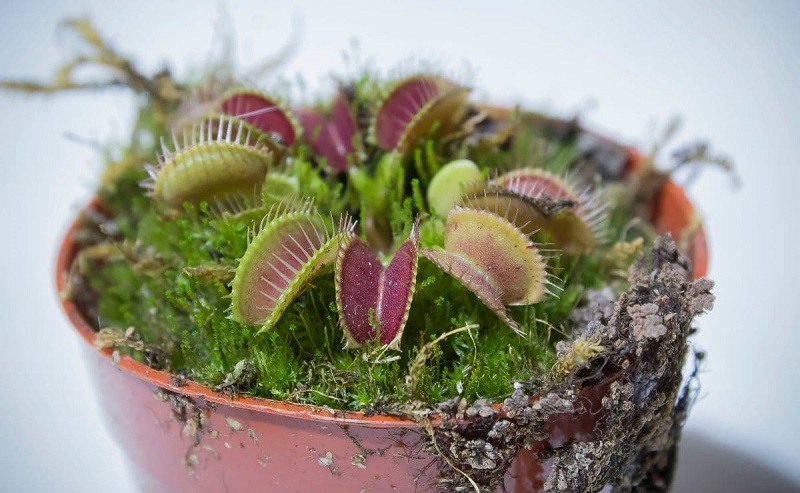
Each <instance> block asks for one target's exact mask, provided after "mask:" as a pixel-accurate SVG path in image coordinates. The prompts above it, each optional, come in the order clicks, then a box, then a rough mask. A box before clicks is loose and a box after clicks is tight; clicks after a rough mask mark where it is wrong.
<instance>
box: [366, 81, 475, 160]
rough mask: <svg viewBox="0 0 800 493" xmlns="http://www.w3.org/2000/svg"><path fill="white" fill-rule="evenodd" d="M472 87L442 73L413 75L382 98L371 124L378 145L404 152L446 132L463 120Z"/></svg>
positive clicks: (454, 128)
mask: <svg viewBox="0 0 800 493" xmlns="http://www.w3.org/2000/svg"><path fill="white" fill-rule="evenodd" d="M467 96H469V89H467V88H464V87H460V86H458V85H456V84H455V83H454V82H452V81H449V80H447V79H444V78H442V77H436V76H427V75H420V76H415V77H410V78H408V79H406V80H404V81H402V82H400V83H399V84H398V85H396V86H395V87H394V89H392V91H391V92H390V93H389V95H388V96H387V97H386V98H385V99H384V100H383V101H382V103H381V105H380V107H379V108H378V111H377V112H376V114H375V117H374V120H373V122H372V126H371V128H370V138H371V140H372V142H373V143H375V145H377V146H378V147H380V148H382V149H384V150H387V151H392V150H394V151H397V152H399V153H400V154H404V153H405V152H406V151H407V150H408V149H409V148H411V147H413V146H414V145H416V144H417V143H418V142H419V141H420V140H422V139H424V138H426V137H430V136H432V134H434V133H435V134H437V135H446V134H448V133H450V132H452V131H454V130H456V129H457V128H458V127H459V126H460V125H461V123H462V121H463V119H464V116H465V115H466V110H467V104H466V103H467Z"/></svg>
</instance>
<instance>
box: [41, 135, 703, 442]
mask: <svg viewBox="0 0 800 493" xmlns="http://www.w3.org/2000/svg"><path fill="white" fill-rule="evenodd" d="M628 156H629V160H630V161H631V163H630V164H631V168H632V169H635V168H638V167H639V166H640V165H641V162H642V160H643V158H642V155H641V154H639V152H638V151H636V150H635V149H633V148H628ZM664 190H665V192H664V193H665V194H669V195H670V197H669V200H670V202H672V203H673V204H674V209H676V210H677V211H679V212H680V213H683V214H686V217H690V215H691V214H692V213H694V207H693V206H692V204H691V202H690V201H689V199H688V198H687V196H686V194H685V192H684V190H683V189H682V188H681V187H680V186H678V185H676V184H674V183H673V182H671V181H669V180H667V182H666V184H665V189H664ZM98 207H99V200H98V198H97V197H95V198H94V199H93V200H92V201H91V202H89V203H88V204H87V205H86V206H84V207H83V208H82V209H81V213H79V214H78V216H77V217H76V218H75V219H74V220H73V221H72V223H71V224H70V226H69V229H68V230H67V233H66V234H65V235H64V238H63V240H62V242H61V246H60V248H59V251H58V257H57V261H56V278H55V281H56V285H55V287H56V293H57V295H58V296H59V298H60V301H61V307H62V309H63V310H64V313H65V314H66V315H67V318H68V319H69V321H70V322H71V323H72V326H73V328H74V329H75V330H76V331H77V332H78V334H79V335H80V336H81V338H82V339H83V340H84V341H85V342H86V344H87V345H88V346H89V348H90V349H91V350H93V351H96V352H97V353H98V354H99V355H100V356H101V357H102V358H103V359H105V360H107V363H108V364H113V365H115V366H116V367H117V368H118V369H119V370H121V371H123V372H125V373H127V374H129V375H130V376H132V377H135V378H136V379H138V380H141V381H143V382H146V383H149V384H151V385H154V386H156V387H159V388H161V389H164V390H168V391H171V392H175V393H178V394H183V395H186V396H189V397H192V398H202V399H204V400H205V401H206V402H213V403H216V404H223V405H226V406H230V407H233V408H236V409H243V410H249V411H255V412H259V413H267V414H273V415H279V416H287V417H293V418H299V419H304V420H311V421H319V422H334V423H336V424H339V425H360V426H365V427H373V428H421V425H420V424H419V423H418V422H417V421H414V420H413V419H409V418H405V417H400V416H393V415H388V414H373V415H367V414H365V413H364V412H362V411H346V410H339V409H332V408H326V407H320V406H313V405H310V404H296V403H292V402H287V401H279V400H274V399H265V398H261V397H250V396H229V395H226V394H223V393H220V392H216V391H214V390H212V389H211V388H209V387H207V386H205V385H202V384H199V383H197V382H194V381H191V380H186V381H185V383H183V384H182V385H176V383H175V381H174V379H175V374H173V373H170V372H167V371H163V370H156V369H153V368H150V367H149V366H147V365H146V364H144V363H141V362H139V361H137V360H136V359H134V358H132V357H130V356H128V355H120V357H119V359H118V361H117V362H116V363H115V362H114V361H113V359H112V354H113V352H114V351H113V349H111V348H108V349H99V348H97V347H96V346H95V344H94V342H95V338H96V337H97V332H95V331H94V329H93V328H92V327H91V326H90V325H89V323H88V322H87V321H86V318H85V317H84V315H83V314H82V313H81V311H80V309H79V307H78V305H77V304H76V303H75V302H74V301H71V300H69V299H65V298H64V297H63V295H62V293H63V289H64V285H65V283H66V281H67V276H68V275H69V272H70V268H71V265H72V261H73V259H74V258H75V256H76V254H77V252H78V244H77V243H76V242H75V235H76V233H77V231H78V229H79V228H80V227H81V217H82V215H83V212H84V211H86V210H90V209H93V208H94V209H96V208H98ZM692 247H693V248H692V249H693V250H694V253H695V255H696V256H697V258H696V259H695V267H694V277H695V278H699V277H702V276H703V275H705V273H706V268H707V264H708V248H707V243H706V236H705V232H704V231H703V227H702V226H700V227H699V228H698V229H697V231H696V232H695V235H694V239H693V245H692ZM495 407H496V408H499V405H495ZM428 418H429V419H430V420H431V422H432V423H433V424H437V423H439V422H441V417H440V416H438V415H436V414H433V415H429V416H428Z"/></svg>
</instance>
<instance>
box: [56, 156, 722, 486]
mask: <svg viewBox="0 0 800 493" xmlns="http://www.w3.org/2000/svg"><path fill="white" fill-rule="evenodd" d="M630 156H631V159H634V160H636V159H639V158H638V155H636V154H635V153H631V154H630ZM631 164H633V165H634V166H635V165H636V164H637V163H631ZM90 207H94V206H93V205H90ZM653 210H654V211H655V212H654V214H655V216H654V218H653V219H654V223H655V224H656V225H657V226H658V228H659V229H660V231H662V232H666V231H670V232H672V233H673V235H674V236H675V237H676V238H677V237H680V235H682V234H683V233H684V231H685V230H686V228H687V227H688V226H689V225H691V224H692V222H693V217H694V210H693V208H692V206H691V204H690V203H689V201H688V200H687V198H686V195H685V194H684V192H683V191H682V190H681V189H680V188H679V187H677V186H675V185H674V184H671V183H668V184H667V186H665V187H664V189H663V192H662V193H661V194H660V196H659V197H658V198H657V200H656V206H655V207H654V208H653ZM78 228H79V224H78V222H77V221H76V222H75V223H74V224H73V225H72V227H71V228H70V229H69V231H68V232H67V234H66V237H65V238H64V240H63V244H62V246H61V249H60V251H59V255H58V262H57V265H56V269H57V270H56V286H57V289H58V291H59V292H61V291H62V289H63V288H64V285H65V282H66V279H67V274H68V272H69V269H70V266H71V264H72V261H73V259H74V258H75V255H76V253H77V250H78V245H77V243H76V238H75V235H76V232H77V230H78ZM690 244H691V252H690V254H691V256H692V257H693V259H694V262H695V275H696V276H700V275H703V274H704V272H705V268H706V264H707V249H706V244H705V235H704V234H703V232H702V230H701V229H699V230H697V231H696V233H695V234H694V235H693V238H691V243H690ZM63 308H64V311H65V313H66V315H67V317H68V318H69V320H70V322H71V323H72V326H73V328H74V329H75V330H76V331H77V332H78V334H79V335H80V336H81V338H82V339H83V340H84V341H85V343H86V344H85V345H84V346H83V351H84V355H85V359H86V361H87V364H88V366H89V369H90V373H91V375H92V376H93V379H94V380H95V383H96V385H97V395H98V398H99V401H100V404H101V406H102V408H103V409H104V411H105V415H106V417H107V425H108V427H109V429H110V431H111V433H112V435H113V436H114V437H115V439H116V440H117V441H118V443H119V444H120V445H121V446H122V448H123V449H124V450H125V452H126V454H127V456H128V459H129V462H130V467H131V469H132V472H133V477H134V478H135V480H136V481H137V482H138V484H139V486H140V488H141V490H142V491H145V492H151V493H152V492H159V493H179V492H180V493H183V492H194V493H211V492H231V493H244V492H313V491H322V492H325V493H340V492H341V493H345V492H346V493H352V492H372V493H379V492H418V493H424V492H430V491H435V482H436V479H437V478H438V477H439V476H440V473H441V470H440V463H439V462H437V461H436V459H435V457H434V456H432V455H431V454H429V453H427V452H425V451H424V450H423V443H424V440H425V438H426V434H425V432H424V431H423V430H422V429H421V428H420V426H419V425H418V424H417V423H416V422H414V421H412V420H406V419H400V418H397V417H392V416H382V415H373V416H366V415H364V414H363V413H358V412H343V411H334V410H329V409H320V408H314V407H311V406H304V405H296V404H291V403H287V402H277V401H272V400H266V399H255V398H248V397H229V396H227V395H224V394H221V393H218V392H214V391H212V390H211V389H210V388H208V387H205V386H202V385H198V384H196V383H193V382H186V383H183V382H180V381H179V379H178V378H176V377H175V375H172V374H170V373H166V372H163V371H158V370H154V369H151V368H149V367H148V366H147V365H145V364H142V363H140V362H138V361H136V360H134V359H132V358H130V357H127V356H124V355H123V356H118V355H114V354H112V351H111V350H110V349H106V350H97V349H95V347H94V344H93V343H94V339H95V336H96V333H95V331H94V330H93V329H92V327H91V325H90V324H89V323H88V322H87V320H86V318H85V316H84V315H83V314H82V313H81V311H80V309H79V307H78V306H77V305H76V304H75V303H73V302H72V301H69V300H64V301H63ZM619 377H620V375H619V374H613V375H609V376H607V377H606V378H605V379H604V380H602V381H601V382H600V383H598V384H597V385H595V386H593V387H587V388H584V389H583V390H582V391H581V399H579V400H580V402H583V403H584V409H583V411H588V412H582V413H580V412H577V411H576V414H575V415H572V414H566V415H564V414H561V415H554V416H552V417H551V419H550V422H549V423H548V425H547V431H548V435H549V437H550V438H549V440H547V441H545V442H539V443H537V444H536V445H535V447H534V448H533V450H530V451H529V450H523V451H522V452H520V454H519V455H518V457H517V459H516V460H515V461H514V463H513V464H512V466H511V468H510V470H509V471H508V472H507V474H506V477H505V491H507V492H509V493H514V492H535V491H539V490H540V489H541V487H542V483H543V481H544V479H546V476H545V473H546V466H543V465H542V464H541V463H540V462H539V460H538V459H537V455H536V453H537V452H538V451H541V450H545V449H547V448H551V447H561V446H564V445H565V444H568V443H569V442H571V441H575V440H577V441H581V440H589V439H596V438H599V436H598V431H596V430H602V426H598V424H602V420H603V412H602V405H601V400H602V398H603V397H604V396H606V395H607V393H608V390H609V386H610V385H611V383H612V382H613V381H614V380H616V379H618V378H619ZM444 467H447V466H444Z"/></svg>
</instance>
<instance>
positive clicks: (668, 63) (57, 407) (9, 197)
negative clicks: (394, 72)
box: [0, 0, 800, 493]
mask: <svg viewBox="0 0 800 493" xmlns="http://www.w3.org/2000/svg"><path fill="white" fill-rule="evenodd" d="M63 3H65V2H56V1H26V2H22V1H12V2H8V1H6V2H4V3H3V8H2V15H1V16H0V78H3V77H20V78H21V77H36V78H44V77H46V76H48V75H49V74H50V73H51V70H52V69H53V68H54V67H55V66H56V65H57V64H58V63H59V62H60V61H62V60H64V59H65V58H66V57H67V56H69V54H70V53H71V52H70V48H69V43H68V41H69V37H68V36H65V35H64V33H61V34H57V33H56V26H57V25H58V22H59V20H61V19H63V18H64V17H66V16H76V15H83V14H90V15H91V16H92V18H93V19H94V20H95V22H96V24H98V25H99V26H101V27H102V30H103V32H104V33H106V34H107V35H108V36H109V37H110V38H111V39H113V40H114V42H115V44H116V46H117V47H118V48H119V49H120V50H121V51H123V52H124V53H128V54H132V55H134V56H135V57H136V58H138V59H139V60H140V61H141V63H142V64H143V65H145V66H147V67H150V68H156V67H158V66H160V64H162V63H163V62H165V61H172V62H174V63H172V65H173V66H174V67H175V68H176V69H177V71H178V72H179V73H185V71H186V69H187V68H188V67H190V66H192V65H196V64H198V63H200V62H202V61H203V59H204V58H205V56H206V55H207V53H208V52H209V47H210V45H211V39H212V33H213V30H214V25H215V22H216V20H217V19H219V8H218V6H217V5H216V4H212V3H207V4H203V3H201V2H195V1H187V0H182V1H172V2H154V1H140V2H135V3H134V2H132V3H131V4H130V5H124V6H111V5H108V2H102V1H99V0H98V1H88V0H78V1H72V2H69V6H64V5H62V4H63ZM427 3H428V2H421V1H420V2H410V3H409V2H404V3H402V4H401V3H400V2H393V3H389V4H385V5H384V4H379V3H375V2H359V3H355V2H354V3H352V4H351V3H349V2H316V3H307V4H301V5H294V4H290V3H286V2H275V3H273V4H272V5H267V2H263V1H261V2H259V1H248V2H242V1H236V2H230V6H229V7H228V9H227V10H228V12H229V17H230V18H231V23H232V25H233V26H234V27H235V28H236V29H237V31H238V46H237V57H238V59H239V60H240V61H241V62H244V63H243V65H244V66H250V65H252V63H254V62H255V61H256V60H258V59H259V58H261V57H263V56H265V55H269V54H271V53H274V52H276V51H278V49H279V48H280V47H281V46H282V45H283V44H284V43H285V42H286V41H288V40H289V38H290V37H291V31H292V29H291V26H292V19H298V18H299V19H300V20H301V24H302V26H303V27H302V31H303V41H302V44H301V46H300V49H299V51H298V53H297V55H296V56H295V58H294V59H292V61H291V62H290V64H289V65H288V66H287V67H286V68H285V70H284V73H285V74H287V75H293V74H295V73H297V72H299V73H302V74H304V76H305V78H306V80H307V81H309V83H310V85H311V86H312V87H319V86H320V83H321V84H322V86H323V87H330V78H328V77H326V74H327V73H328V72H329V71H330V70H331V69H334V68H336V69H338V70H340V71H341V70H342V69H340V68H339V67H341V63H340V62H341V56H340V53H341V51H342V50H345V49H347V48H348V47H349V46H350V42H351V39H353V38H357V39H359V40H360V45H361V50H360V51H361V54H362V58H373V59H375V60H378V62H377V65H378V66H379V67H383V68H392V67H395V66H397V64H398V63H399V62H405V63H404V64H401V65H404V66H406V67H409V66H412V67H413V64H409V63H408V61H409V60H410V59H411V60H414V59H416V60H419V59H425V60H433V61H434V62H435V63H436V64H437V65H439V66H442V67H443V68H444V70H445V72H447V73H455V74H459V75H463V74H465V73H467V74H470V73H471V74H474V76H472V77H470V78H469V79H468V81H469V82H470V83H471V84H472V85H474V86H475V87H476V88H477V89H478V91H477V94H478V96H479V97H485V95H486V94H491V100H492V101H493V102H500V103H513V102H527V103H528V104H529V105H530V106H532V107H534V108H539V109H550V110H552V111H556V112H559V113H561V114H564V115H573V114H574V113H576V112H579V113H580V114H581V115H582V116H583V117H585V120H587V121H588V122H590V123H592V124H593V125H594V126H595V128H598V129H602V130H604V131H606V132H607V133H610V134H611V135H614V136H617V137H620V138H624V139H625V140H627V141H629V142H632V143H635V144H641V145H645V146H646V145H649V144H650V143H651V142H652V137H651V135H652V129H653V128H654V126H657V127H658V128H663V127H664V126H665V124H666V122H667V121H668V120H669V119H670V117H672V116H673V115H681V116H682V117H683V118H684V121H685V126H684V130H683V131H682V133H681V134H680V137H681V138H682V139H683V140H684V141H687V140H693V139H695V138H708V139H709V140H710V141H711V142H712V143H713V144H714V146H715V148H716V149H719V150H722V151H724V152H725V153H727V154H728V155H730V156H731V157H732V158H733V159H734V160H735V162H736V163H737V165H738V171H739V175H740V176H741V180H742V183H743V186H742V187H741V189H739V190H738V191H734V190H733V189H732V187H731V182H730V180H729V178H728V177H726V176H724V175H722V174H721V173H719V172H716V171H709V172H706V173H704V174H703V175H702V177H701V178H700V179H699V180H698V181H697V182H696V183H695V185H694V187H693V188H692V195H693V197H694V199H695V202H696V203H697V205H698V207H699V209H700V210H701V211H702V212H703V213H704V214H705V218H706V220H707V231H708V234H709V237H710V242H711V249H712V266H711V277H712V278H714V279H715V280H716V281H717V283H718V284H717V289H716V291H715V292H716V294H717V296H718V302H717V307H716V309H715V310H714V312H713V313H712V314H710V315H709V316H707V317H705V318H704V319H703V320H702V323H701V327H702V332H701V334H700V335H699V336H698V337H697V339H696V341H697V345H698V346H699V347H702V348H704V349H707V350H708V351H709V358H708V363H707V366H706V371H705V373H704V374H703V376H702V381H703V385H704V388H703V397H702V399H701V400H700V401H699V402H698V404H697V406H696V408H695V410H694V413H693V415H692V417H691V419H690V421H689V424H688V429H689V430H690V431H691V432H692V440H690V441H688V442H687V443H688V445H687V452H686V454H687V455H685V457H686V460H685V461H684V464H683V469H682V473H681V475H682V477H683V479H682V480H681V481H679V483H678V485H679V487H680V488H681V491H695V490H697V491H701V490H702V489H704V488H700V487H699V486H697V483H694V485H695V486H691V485H690V484H689V483H690V482H691V481H690V479H691V478H703V477H704V471H705V469H704V467H708V473H709V474H708V475H706V476H710V475H713V476H714V477H720V476H724V475H726V473H725V471H726V470H727V471H739V474H740V475H741V474H744V473H743V472H742V471H745V470H747V471H750V470H751V469H752V470H753V471H757V472H753V473H752V474H756V475H758V474H761V475H763V474H766V470H765V469H763V468H762V469H759V468H758V467H755V466H754V467H753V468H750V469H746V468H745V469H742V468H741V467H739V465H740V464H741V463H746V464H751V465H754V464H757V463H758V462H769V463H771V464H772V465H773V466H774V467H775V468H777V469H778V471H779V473H780V474H783V475H786V476H789V477H792V478H794V480H795V481H798V482H800V468H798V467H797V464H798V463H800V447H797V442H798V441H799V440H800V421H798V420H797V418H796V416H797V411H796V409H797V407H798V404H800V400H799V399H798V397H797V395H798V393H797V391H796V390H795V389H796V388H797V379H798V377H800V372H799V371H798V370H800V366H799V365H798V357H797V351H798V349H797V348H798V347H800V335H799V332H798V329H800V327H798V323H797V315H796V313H797V312H796V309H797V306H798V303H797V301H796V300H797V287H796V286H797V284H798V281H797V280H798V277H799V276H800V269H799V268H798V265H800V261H798V259H797V257H796V256H795V253H796V244H797V239H798V236H797V233H796V231H795V228H796V227H797V226H796V225H797V222H798V221H797V218H796V215H797V214H798V212H800V207H798V205H800V204H799V202H798V197H800V193H798V192H797V190H796V189H797V188H798V184H799V183H800V172H798V165H799V164H800V163H798V159H799V158H800V139H798V128H800V98H799V97H798V89H799V88H800V56H798V47H800V30H799V28H798V26H800V3H799V2H791V1H785V2H778V1H775V2H755V1H754V2H751V3H742V2H739V1H736V2H734V1H724V2H717V3H714V4H712V3H708V2H679V3H666V2H659V3H656V2H648V4H647V5H645V4H644V3H643V2H630V3H625V4H623V3H622V2H566V3H565V2H547V3H544V2H542V3H534V2H525V1H519V2H512V3H506V4H504V5H502V6H501V5H500V3H499V2H437V3H436V4H435V5H427ZM556 4H558V6H556ZM467 60H468V61H469V64H468V66H469V67H471V69H467V68H465V67H467V63H466V62H467ZM131 108H132V102H131V99H130V98H129V96H128V95H127V94H126V93H125V92H123V91H107V92H105V93H102V94H94V95H86V94H83V95H79V94H74V95H67V96H60V97H54V98H48V97H43V96H35V97H26V96H21V95H9V94H2V93H0V109H2V115H3V118H2V119H1V120H0V149H2V158H0V173H2V175H0V184H2V185H1V186H2V189H1V191H2V193H0V201H2V208H1V209H0V210H2V215H0V218H1V219H0V220H1V221H2V231H3V235H4V239H5V241H4V242H3V246H2V255H0V262H1V264H0V272H2V274H3V277H4V282H2V283H1V284H0V300H2V310H1V311H0V314H2V315H0V333H1V334H2V341H3V343H2V345H0V385H2V387H1V388H2V391H3V395H4V397H5V400H4V403H3V404H2V406H0V436H2V437H3V441H2V445H0V491H4V492H5V491H7V492H63V491H81V492H100V491H109V490H110V491H117V492H121V493H126V492H128V491H131V489H130V487H128V486H126V484H125V482H126V472H125V471H124V466H123V464H124V463H123V459H122V457H121V455H120V452H119V451H118V449H117V448H116V446H115V445H114V444H113V443H112V442H111V441H110V439H109V438H108V437H107V436H106V434H105V431H104V429H103V428H102V426H101V424H100V423H99V419H100V418H99V416H98V411H97V409H96V405H95V398H94V395H93V394H92V392H91V390H90V388H89V386H88V383H87V375H86V374H85V369H84V367H83V365H82V362H81V360H80V357H79V356H80V355H79V352H78V350H79V341H78V339H77V338H76V337H75V336H74V335H73V334H71V333H70V331H69V329H68V328H67V324H66V322H65V320H64V317H63V316H62V314H61V313H60V311H59V308H58V305H57V303H56V297H55V293H54V290H53V280H52V267H53V259H54V255H55V249H56V246H57V242H58V239H59V237H60V234H61V233H62V232H63V229H64V227H65V225H66V224H67V221H68V219H69V218H70V217H72V216H73V214H74V213H75V211H76V209H77V208H78V206H79V205H80V204H82V203H83V202H84V201H85V200H86V199H87V198H88V197H89V196H90V194H91V191H92V188H93V184H94V182H95V177H96V175H97V172H98V170H99V164H98V163H99V159H98V158H97V157H96V155H95V154H94V152H93V151H92V150H91V149H89V148H87V147H85V146H82V145H79V144H76V143H75V142H73V141H71V140H68V139H66V138H64V134H65V133H72V134H75V135H78V136H81V137H85V138H88V139H96V140H99V141H101V142H103V141H106V140H107V139H108V138H109V137H111V136H125V135H126V130H127V128H128V125H129V122H130V111H131ZM678 140H681V139H678ZM709 437H713V441H711V442H710V441H709ZM709 443H710V445H704V444H709ZM716 444H723V445H724V446H726V447H728V448H730V449H731V450H729V452H730V453H729V455H724V454H722V455H720V453H719V449H718V448H717V445H716ZM705 451H707V453H705ZM711 455H713V456H714V457H720V456H722V457H728V456H730V457H734V456H736V457H738V459H736V460H738V461H739V462H736V460H734V459H731V460H730V461H729V462H728V463H725V462H723V463H721V464H720V463H719V460H718V461H717V463H716V467H712V466H713V465H711V464H710V463H709V464H710V465H705V463H704V459H703V458H704V457H709V456H711ZM737 464H739V465H737ZM758 471H760V472H758ZM747 474H751V473H749V472H748V473H747ZM751 479H752V478H751ZM714 484H717V485H719V484H720V483H714ZM745 485H746V482H745V481H741V482H736V485H734V486H728V488H730V489H728V491H745V490H746V488H748V487H747V486H745ZM787 485H788V483H784V484H783V486H782V488H790V487H789V486H787ZM737 488H738V489H737ZM716 489H717V488H710V489H709V490H710V491H713V490H716Z"/></svg>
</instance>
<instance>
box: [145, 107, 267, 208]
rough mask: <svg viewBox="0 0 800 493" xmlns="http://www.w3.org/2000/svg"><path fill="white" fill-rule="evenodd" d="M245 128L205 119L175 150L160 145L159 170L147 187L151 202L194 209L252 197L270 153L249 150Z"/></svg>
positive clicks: (263, 149) (254, 147) (252, 147)
mask: <svg viewBox="0 0 800 493" xmlns="http://www.w3.org/2000/svg"><path fill="white" fill-rule="evenodd" d="M250 137H251V134H250V132H248V131H247V129H246V128H245V126H244V124H242V123H241V122H238V123H237V122H236V121H233V120H230V119H226V118H218V119H210V120H203V121H202V122H201V123H200V124H199V125H195V127H194V128H193V130H192V131H191V132H187V133H185V134H184V137H183V142H182V143H179V142H178V139H177V138H173V143H174V149H170V148H169V147H168V146H167V144H166V142H163V141H162V156H161V157H160V159H159V166H158V167H157V168H154V169H153V168H151V169H150V170H148V173H149V174H151V176H152V175H154V178H152V183H151V184H149V188H151V189H152V195H153V198H154V199H155V200H156V201H157V202H160V203H162V204H164V205H166V206H167V207H169V208H173V209H180V208H181V206H182V204H183V203H184V202H190V203H192V204H195V205H198V204H200V203H201V202H207V203H209V204H212V205H213V204H225V203H228V202H234V203H238V202H240V201H241V200H242V198H249V197H252V196H253V194H254V191H257V190H258V189H259V188H260V186H261V183H262V182H263V181H264V177H265V176H266V174H267V172H268V171H269V169H270V168H271V166H272V163H273V158H272V154H271V153H270V151H269V149H268V148H266V147H264V146H261V145H258V144H257V145H250V144H248V140H249V139H250Z"/></svg>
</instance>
